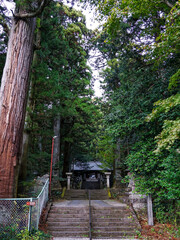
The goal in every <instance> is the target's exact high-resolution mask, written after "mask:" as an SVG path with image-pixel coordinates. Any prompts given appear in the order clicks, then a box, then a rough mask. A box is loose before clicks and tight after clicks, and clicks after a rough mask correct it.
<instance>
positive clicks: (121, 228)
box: [92, 226, 135, 233]
mask: <svg viewBox="0 0 180 240" xmlns="http://www.w3.org/2000/svg"><path fill="white" fill-rule="evenodd" d="M92 229H93V231H95V232H105V231H106V232H107V233H108V232H121V231H125V232H127V231H135V227H133V226H106V227H104V226H101V227H96V226H94V227H93V228H92Z"/></svg>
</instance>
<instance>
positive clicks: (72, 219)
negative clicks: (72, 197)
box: [47, 217, 89, 223]
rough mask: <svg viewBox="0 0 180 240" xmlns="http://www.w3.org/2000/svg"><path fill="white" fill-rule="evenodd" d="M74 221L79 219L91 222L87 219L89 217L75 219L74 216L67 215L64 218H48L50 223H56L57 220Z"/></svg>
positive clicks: (79, 220)
mask: <svg viewBox="0 0 180 240" xmlns="http://www.w3.org/2000/svg"><path fill="white" fill-rule="evenodd" d="M74 221H78V222H86V221H88V222H89V219H87V217H84V218H78V219H77V218H76V219H74V218H66V217H64V218H60V217H55V218H54V217H48V219H47V222H48V223H50V222H53V223H55V222H68V223H73V222H74Z"/></svg>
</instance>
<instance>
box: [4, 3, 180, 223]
mask: <svg viewBox="0 0 180 240" xmlns="http://www.w3.org/2000/svg"><path fill="white" fill-rule="evenodd" d="M0 2H1V3H2V4H1V6H0V36H1V37H0V75H1V77H0V79H2V80H1V90H0V197H13V196H16V195H17V189H18V182H19V181H27V180H31V179H34V177H36V176H42V175H43V174H46V173H48V172H49V167H50V158H51V144H52V137H53V136H57V138H56V139H55V140H54V154H53V179H54V180H57V181H63V180H64V179H65V177H66V174H65V173H66V172H67V171H69V167H70V164H71V163H72V162H73V161H75V160H78V161H81V162H86V161H92V160H97V161H101V162H102V163H103V165H104V166H108V167H111V168H113V171H114V186H117V180H118V181H119V180H120V181H121V182H124V183H127V182H128V181H129V175H127V172H130V173H131V174H132V176H133V178H134V180H135V183H136V189H137V191H138V192H140V193H142V194H151V195H152V197H153V204H154V211H155V213H156V216H157V217H159V220H162V221H165V220H166V218H170V219H171V220H174V219H176V218H177V217H178V214H179V212H178V211H177V209H178V207H179V204H180V202H179V196H180V169H179V166H180V165H179V154H180V149H179V136H180V119H179V112H180V109H179V108H180V105H179V104H180V93H179V86H180V85H179V83H180V70H179V65H180V31H179V28H180V3H179V1H175V0H169V1H168V0H163V1H162V0H161V1H160V0H155V1H145V0H139V1H137V0H122V1H117V0H107V1H99V0H84V1H81V2H82V5H83V6H84V7H85V6H86V7H87V6H89V7H93V8H94V7H95V8H96V11H97V21H99V22H102V25H101V26H100V27H99V28H98V29H96V30H93V31H92V30H90V29H88V28H87V27H86V19H85V16H84V15H83V14H82V12H81V11H77V10H76V9H75V8H73V5H74V2H76V1H73V2H72V6H67V5H66V4H65V3H63V2H62V1H48V0H42V1H38V0H37V1H33V0H31V1H26V0H23V1H19V0H16V1H8V2H14V3H15V5H16V7H15V11H14V13H13V17H12V18H10V17H9V13H8V10H7V9H6V7H5V6H6V5H4V4H3V3H4V2H5V1H0ZM93 51H94V52H96V51H98V53H99V54H98V56H95V57H94V60H93V61H94V65H95V66H96V69H98V71H99V72H100V75H101V79H102V82H101V87H102V88H103V92H104V95H103V97H102V98H98V97H96V96H95V94H94V90H93V72H92V69H91V68H90V66H89V65H88V60H89V58H90V57H91V58H92V56H91V53H92V52H93ZM3 69H4V70H3ZM117 173H118V174H117ZM117 175H118V179H117ZM119 176H120V179H119Z"/></svg>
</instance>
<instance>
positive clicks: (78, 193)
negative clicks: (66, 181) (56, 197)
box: [64, 189, 88, 200]
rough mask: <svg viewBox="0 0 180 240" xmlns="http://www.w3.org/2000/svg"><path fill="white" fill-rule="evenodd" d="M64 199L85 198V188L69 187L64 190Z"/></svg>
mask: <svg viewBox="0 0 180 240" xmlns="http://www.w3.org/2000/svg"><path fill="white" fill-rule="evenodd" d="M64 199H67V200H87V199H88V196H87V190H85V189H70V190H66V192H65V195H64Z"/></svg>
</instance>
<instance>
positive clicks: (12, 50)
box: [0, 18, 35, 198]
mask: <svg viewBox="0 0 180 240" xmlns="http://www.w3.org/2000/svg"><path fill="white" fill-rule="evenodd" d="M34 29H35V18H26V19H24V20H21V19H18V20H17V21H16V19H13V23H12V29H11V32H10V38H9V43H8V52H7V57H6V64H5V67H4V71H3V77H2V82H1V90H0V198H4V197H14V196H16V191H17V176H18V170H19V157H20V154H21V153H20V152H21V143H22V135H23V128H24V119H25V109H26V103H27V92H28V85H29V81H28V78H29V72H30V66H31V62H32V55H33V37H34Z"/></svg>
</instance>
